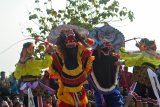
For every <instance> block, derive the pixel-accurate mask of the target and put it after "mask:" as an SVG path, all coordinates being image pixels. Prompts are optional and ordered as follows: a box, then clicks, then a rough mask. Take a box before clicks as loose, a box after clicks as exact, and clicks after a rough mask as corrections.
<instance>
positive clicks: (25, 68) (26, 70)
mask: <svg viewBox="0 0 160 107" xmlns="http://www.w3.org/2000/svg"><path fill="white" fill-rule="evenodd" d="M51 64H52V57H51V56H50V55H46V56H45V59H44V60H36V59H35V58H33V59H31V60H28V61H27V62H26V63H25V64H20V63H18V64H16V69H15V71H14V76H15V78H16V79H20V78H21V77H22V76H25V75H32V76H39V75H40V74H41V69H44V68H47V67H49V66H51Z"/></svg>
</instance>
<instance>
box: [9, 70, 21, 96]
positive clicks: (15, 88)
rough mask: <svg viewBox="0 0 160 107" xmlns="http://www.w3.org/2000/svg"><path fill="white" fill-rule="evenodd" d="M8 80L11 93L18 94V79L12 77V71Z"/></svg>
mask: <svg viewBox="0 0 160 107" xmlns="http://www.w3.org/2000/svg"><path fill="white" fill-rule="evenodd" d="M9 82H10V89H11V94H13V95H17V94H19V87H18V81H17V80H16V79H15V77H14V72H13V73H12V75H11V77H10V78H9Z"/></svg>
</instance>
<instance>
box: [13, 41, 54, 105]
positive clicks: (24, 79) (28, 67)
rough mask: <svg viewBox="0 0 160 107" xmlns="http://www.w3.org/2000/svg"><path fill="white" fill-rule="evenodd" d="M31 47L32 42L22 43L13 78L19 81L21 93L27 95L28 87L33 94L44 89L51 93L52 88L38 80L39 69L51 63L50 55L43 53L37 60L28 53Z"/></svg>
mask: <svg viewBox="0 0 160 107" xmlns="http://www.w3.org/2000/svg"><path fill="white" fill-rule="evenodd" d="M29 48H30V50H29ZM32 48H33V46H32V43H30V42H27V43H25V44H24V46H23V49H22V53H21V57H20V60H19V62H18V63H17V64H16V69H15V71H14V76H15V78H16V79H17V80H19V81H20V82H21V86H20V90H21V92H22V93H21V94H22V95H24V97H25V96H26V97H27V94H28V88H30V89H31V90H32V92H33V95H34V96H41V95H43V91H44V90H47V91H48V90H50V91H51V92H52V93H53V90H51V89H50V88H49V87H47V86H45V85H44V84H42V83H41V82H39V79H40V77H41V70H42V69H43V68H47V67H49V66H50V65H51V64H52V57H51V56H50V55H45V58H44V59H43V60H38V59H36V58H35V57H33V56H32V54H31V53H29V52H30V51H34V50H32ZM27 49H28V50H27ZM42 87H43V88H42ZM27 99H28V98H26V102H25V105H28V100H27ZM36 106H37V105H36ZM37 107H38V106H37Z"/></svg>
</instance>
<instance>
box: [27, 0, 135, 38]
mask: <svg viewBox="0 0 160 107" xmlns="http://www.w3.org/2000/svg"><path fill="white" fill-rule="evenodd" d="M41 3H42V2H40V0H35V4H36V7H35V8H34V10H35V11H34V12H29V20H31V21H33V22H34V23H35V24H37V25H38V28H39V31H38V32H39V34H37V33H35V31H33V28H32V27H28V28H27V31H28V32H29V33H30V34H31V36H33V37H34V36H37V35H41V37H43V38H45V35H47V34H48V33H49V32H50V30H51V29H52V28H54V27H56V26H58V25H61V24H73V25H78V26H80V27H83V28H86V29H88V30H92V29H93V28H94V27H95V26H97V25H106V24H108V23H109V22H111V21H115V20H116V21H117V20H118V21H122V20H126V19H129V20H130V21H133V19H134V13H133V12H132V11H130V10H128V9H127V8H126V7H122V8H120V6H119V2H118V1H116V0H66V7H65V9H61V10H58V11H56V10H55V9H54V8H53V6H52V0H46V1H44V2H43V3H42V4H43V5H44V6H45V9H44V10H43V9H42V8H41V7H40V4H41ZM36 32H37V31H36Z"/></svg>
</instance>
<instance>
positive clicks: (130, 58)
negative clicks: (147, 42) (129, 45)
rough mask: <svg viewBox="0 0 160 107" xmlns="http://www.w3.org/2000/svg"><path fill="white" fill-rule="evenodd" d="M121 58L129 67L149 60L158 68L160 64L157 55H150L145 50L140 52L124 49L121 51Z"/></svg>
mask: <svg viewBox="0 0 160 107" xmlns="http://www.w3.org/2000/svg"><path fill="white" fill-rule="evenodd" d="M120 56H121V60H124V61H125V65H126V66H128V67H132V66H141V65H142V64H143V63H144V62H149V63H151V64H153V65H155V66H156V68H158V65H160V59H156V58H155V56H151V55H148V54H147V53H145V52H140V53H138V52H137V53H126V52H125V51H124V49H123V52H122V51H120Z"/></svg>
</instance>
